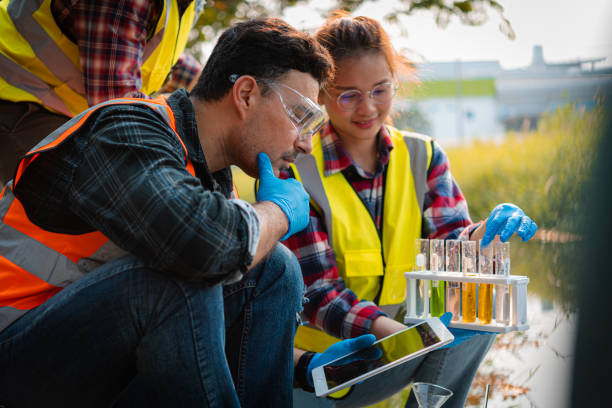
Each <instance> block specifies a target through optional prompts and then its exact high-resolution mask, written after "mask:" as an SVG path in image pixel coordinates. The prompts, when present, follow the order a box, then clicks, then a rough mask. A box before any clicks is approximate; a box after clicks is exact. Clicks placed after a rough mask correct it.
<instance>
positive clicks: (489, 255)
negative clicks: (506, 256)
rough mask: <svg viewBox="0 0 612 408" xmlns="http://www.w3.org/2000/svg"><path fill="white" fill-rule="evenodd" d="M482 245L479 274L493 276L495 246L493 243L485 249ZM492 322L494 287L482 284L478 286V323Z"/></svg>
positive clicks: (479, 254)
mask: <svg viewBox="0 0 612 408" xmlns="http://www.w3.org/2000/svg"><path fill="white" fill-rule="evenodd" d="M481 244H482V241H480V242H479V248H480V251H478V273H479V274H480V275H492V274H493V253H494V251H493V248H494V246H495V245H494V243H491V244H489V246H488V247H486V248H483V247H482V246H481ZM491 320H493V285H492V284H490V283H480V284H479V285H478V321H479V322H480V323H481V324H489V323H491Z"/></svg>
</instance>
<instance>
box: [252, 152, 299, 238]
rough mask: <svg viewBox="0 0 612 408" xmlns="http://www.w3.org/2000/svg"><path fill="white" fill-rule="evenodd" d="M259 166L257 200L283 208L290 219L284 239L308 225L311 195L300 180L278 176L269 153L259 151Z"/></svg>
mask: <svg viewBox="0 0 612 408" xmlns="http://www.w3.org/2000/svg"><path fill="white" fill-rule="evenodd" d="M257 167H258V168H259V188H258V190H257V197H256V198H257V201H272V202H273V203H274V204H276V205H278V206H279V207H280V209H281V210H283V212H284V213H285V215H286V216H287V220H288V221H289V230H288V231H287V233H286V234H285V235H284V236H283V237H282V238H281V241H283V240H285V239H287V238H289V237H290V236H291V235H293V234H295V233H296V232H298V231H301V230H303V229H304V228H306V226H307V225H308V221H309V214H310V206H309V204H308V202H309V199H310V197H309V196H308V193H307V192H306V190H304V186H302V183H300V182H299V181H297V180H295V179H287V180H281V179H279V178H277V177H276V176H275V175H274V171H273V170H272V163H270V158H269V157H268V155H267V154H265V153H259V154H258V155H257Z"/></svg>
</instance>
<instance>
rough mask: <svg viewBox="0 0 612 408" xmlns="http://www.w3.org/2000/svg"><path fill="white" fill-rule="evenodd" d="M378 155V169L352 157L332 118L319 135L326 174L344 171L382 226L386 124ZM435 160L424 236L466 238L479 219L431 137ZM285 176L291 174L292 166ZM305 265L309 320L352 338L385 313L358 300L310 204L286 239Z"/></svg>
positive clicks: (387, 147)
mask: <svg viewBox="0 0 612 408" xmlns="http://www.w3.org/2000/svg"><path fill="white" fill-rule="evenodd" d="M379 140H380V147H379V156H378V157H379V160H378V163H377V165H376V170H375V173H374V174H371V173H368V172H366V171H364V170H363V169H362V168H360V167H359V165H358V164H357V163H355V162H354V161H353V159H352V158H351V156H350V155H349V154H348V153H347V151H346V150H345V149H344V147H343V145H342V141H341V139H340V138H339V137H338V136H337V135H336V133H335V131H334V128H333V127H332V126H331V124H328V125H327V126H326V127H325V128H324V130H323V131H322V135H321V145H322V150H323V158H324V162H325V176H329V175H331V174H334V173H337V172H342V173H343V174H344V176H345V177H346V179H347V180H348V181H349V182H350V183H351V185H352V186H353V188H354V189H355V191H356V192H357V194H358V195H359V197H360V198H361V200H362V202H363V203H364V205H365V206H366V208H367V209H368V212H369V213H370V215H371V217H372V219H373V220H374V222H375V224H376V226H377V228H378V229H380V226H381V221H382V209H383V198H384V170H385V167H386V166H387V163H388V162H389V156H390V154H391V151H392V150H393V142H392V140H391V138H390V136H389V134H388V132H387V129H386V128H385V127H383V128H382V129H381V131H380V133H379ZM432 146H433V152H432V161H431V165H430V167H429V169H428V172H427V191H426V193H425V202H424V206H423V219H422V225H423V233H422V236H423V237H427V238H440V239H454V238H460V239H466V238H468V237H469V234H471V232H472V231H473V230H474V229H475V228H477V227H478V226H479V225H480V223H477V224H474V223H472V221H471V219H470V216H469V213H468V207H467V203H466V201H465V198H464V197H463V194H462V193H461V190H460V189H459V186H458V185H457V183H456V182H455V180H454V178H453V176H452V175H451V173H450V168H449V162H448V157H447V156H446V153H445V152H444V150H442V148H441V147H440V145H438V143H436V142H432ZM282 176H283V177H293V174H292V173H291V171H288V172H284V173H283V174H282ZM284 244H285V245H286V246H287V247H288V248H289V249H291V250H292V251H293V253H294V254H295V255H296V257H297V258H298V260H299V262H300V265H301V267H302V274H303V277H304V282H305V284H306V287H307V289H306V294H305V296H306V297H307V298H308V299H309V302H308V303H306V304H305V305H304V315H305V316H306V318H307V319H308V321H309V322H310V323H311V324H313V325H315V326H317V327H320V328H322V329H323V330H325V331H326V332H327V333H330V334H332V335H333V336H336V337H339V338H352V337H356V336H359V335H362V334H365V333H369V332H370V330H371V326H372V322H373V321H374V320H375V319H376V318H377V317H379V316H381V315H386V314H385V313H384V312H383V311H382V310H381V309H380V308H379V307H378V306H377V305H376V304H374V302H371V301H365V300H360V299H359V298H358V297H357V296H356V295H355V293H354V292H353V291H352V290H351V289H349V288H347V287H346V286H345V284H344V281H343V279H342V278H340V277H339V276H338V270H337V268H336V258H335V255H334V250H333V249H332V248H331V247H330V246H329V243H328V240H327V231H326V229H325V225H324V222H323V219H322V217H321V216H320V214H318V213H317V212H316V211H315V210H314V209H313V208H312V206H311V208H310V223H309V224H308V226H307V227H306V229H305V230H304V231H302V232H300V233H298V234H295V235H293V236H291V237H290V238H288V239H287V240H286V241H284Z"/></svg>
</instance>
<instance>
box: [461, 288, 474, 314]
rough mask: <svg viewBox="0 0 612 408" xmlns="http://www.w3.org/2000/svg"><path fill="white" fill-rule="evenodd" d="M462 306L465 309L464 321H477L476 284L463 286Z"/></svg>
mask: <svg viewBox="0 0 612 408" xmlns="http://www.w3.org/2000/svg"><path fill="white" fill-rule="evenodd" d="M461 288H462V293H461V295H462V296H461V306H462V308H463V321H464V322H467V323H471V322H475V321H476V284H475V283H472V282H464V283H462V284H461Z"/></svg>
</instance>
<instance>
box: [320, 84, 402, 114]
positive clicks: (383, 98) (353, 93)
mask: <svg viewBox="0 0 612 408" xmlns="http://www.w3.org/2000/svg"><path fill="white" fill-rule="evenodd" d="M324 91H325V93H326V94H327V95H328V96H329V97H330V98H332V99H333V98H334V97H333V96H332V95H331V94H330V93H329V92H328V91H327V89H324ZM396 91H397V86H395V84H393V82H383V83H382V84H378V85H376V86H375V87H374V88H372V89H370V90H369V91H367V92H365V94H367V95H368V97H369V98H370V99H372V102H374V103H375V104H377V105H382V104H384V103H388V102H389V101H391V99H393V96H394V95H395V92H396ZM363 94H364V92H361V91H360V90H358V89H349V90H347V91H344V92H342V93H340V95H338V97H337V98H336V103H337V104H338V106H339V107H340V108H342V109H343V110H345V111H352V110H355V109H357V107H358V106H359V104H361V102H362V101H363Z"/></svg>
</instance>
